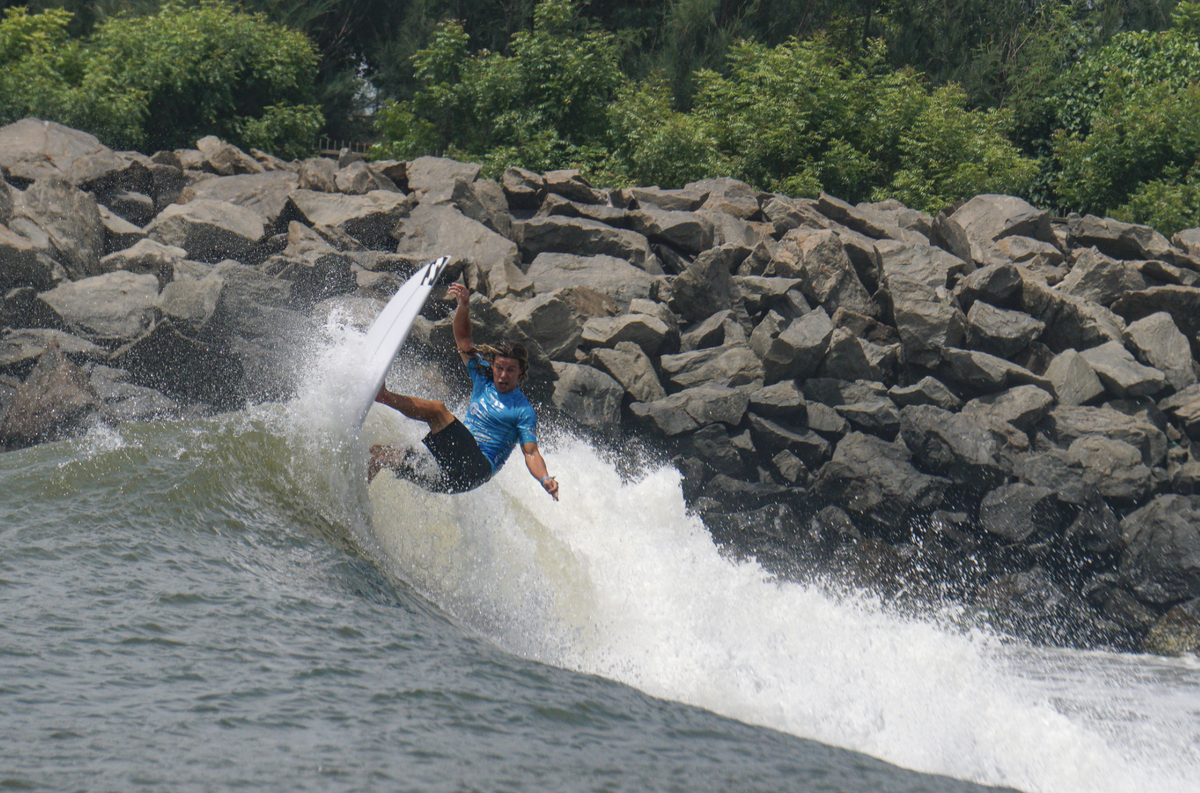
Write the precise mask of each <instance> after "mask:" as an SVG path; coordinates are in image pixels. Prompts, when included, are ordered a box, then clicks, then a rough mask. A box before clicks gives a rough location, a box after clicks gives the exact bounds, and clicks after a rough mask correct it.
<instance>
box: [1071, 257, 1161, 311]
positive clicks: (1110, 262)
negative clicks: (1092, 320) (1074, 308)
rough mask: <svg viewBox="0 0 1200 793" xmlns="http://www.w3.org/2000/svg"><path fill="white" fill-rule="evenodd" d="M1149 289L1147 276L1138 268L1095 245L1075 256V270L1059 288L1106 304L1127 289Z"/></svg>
mask: <svg viewBox="0 0 1200 793" xmlns="http://www.w3.org/2000/svg"><path fill="white" fill-rule="evenodd" d="M1145 288H1146V279H1144V278H1142V274H1141V273H1140V272H1138V270H1137V268H1136V267H1132V266H1129V265H1127V264H1124V263H1123V262H1118V261H1116V260H1114V259H1110V258H1109V257H1107V256H1105V255H1104V254H1103V253H1100V251H1098V250H1096V249H1095V248H1088V249H1087V250H1085V251H1083V252H1082V253H1079V254H1078V255H1077V256H1076V257H1075V261H1074V264H1073V265H1072V266H1071V272H1070V274H1068V275H1067V277H1066V278H1065V279H1064V280H1063V282H1062V284H1061V285H1060V286H1059V289H1060V290H1061V291H1062V292H1064V293H1065V294H1068V295H1074V296H1075V297H1078V298H1082V299H1083V300H1090V301H1091V302H1093V303H1099V304H1100V305H1102V306H1109V305H1112V304H1113V302H1114V301H1116V299H1117V298H1118V297H1120V296H1121V295H1123V294H1125V293H1126V292H1132V291H1136V290H1139V289H1145Z"/></svg>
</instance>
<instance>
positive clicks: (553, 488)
mask: <svg viewBox="0 0 1200 793" xmlns="http://www.w3.org/2000/svg"><path fill="white" fill-rule="evenodd" d="M542 487H544V488H545V489H546V492H547V493H549V494H550V496H551V497H552V498H553V499H554V500H555V501H558V482H557V481H555V479H554V477H552V476H548V477H546V478H545V479H543V480H542Z"/></svg>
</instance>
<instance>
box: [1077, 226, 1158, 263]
mask: <svg viewBox="0 0 1200 793" xmlns="http://www.w3.org/2000/svg"><path fill="white" fill-rule="evenodd" d="M1068 234H1069V241H1070V244H1071V247H1072V248H1092V247H1094V248H1097V249H1099V250H1100V251H1101V252H1102V253H1104V254H1107V255H1108V256H1112V257H1113V258H1116V259H1162V260H1164V261H1167V262H1171V261H1174V258H1175V252H1174V251H1173V250H1172V249H1171V244H1170V243H1169V242H1168V241H1167V238H1166V237H1164V236H1163V235H1161V234H1159V233H1158V232H1157V231H1155V230H1154V229H1152V228H1150V227H1149V226H1135V225H1133V224H1131V223H1121V222H1120V221H1117V220H1113V219H1112V218H1098V217H1096V216H1094V215H1085V216H1084V217H1078V216H1074V217H1072V218H1071V219H1070V221H1069V224H1068Z"/></svg>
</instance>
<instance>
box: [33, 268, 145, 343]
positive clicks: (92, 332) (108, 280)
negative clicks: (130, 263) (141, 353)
mask: <svg viewBox="0 0 1200 793" xmlns="http://www.w3.org/2000/svg"><path fill="white" fill-rule="evenodd" d="M41 298H42V300H44V301H46V303H47V304H49V306H50V307H51V308H53V309H54V310H55V311H56V312H57V313H58V315H59V316H61V317H62V318H63V320H64V321H65V322H66V323H67V325H68V326H70V327H71V328H72V329H74V330H75V331H76V332H78V333H80V334H81V335H84V336H86V337H88V338H91V339H94V340H97V341H105V342H120V341H127V340H129V339H133V338H136V337H137V336H139V335H141V333H142V332H143V331H145V330H146V329H147V328H148V327H150V326H151V325H152V324H153V323H154V321H155V319H156V318H157V317H158V278H157V276H155V275H148V274H146V275H138V274H136V273H130V272H125V271H118V272H114V273H106V274H104V275H96V276H93V277H91V278H84V279H82V280H80V281H72V282H68V283H63V284H60V285H59V286H57V287H55V288H54V289H52V290H50V291H49V292H45V293H43V294H42V295H41Z"/></svg>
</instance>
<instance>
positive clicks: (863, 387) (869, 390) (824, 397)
mask: <svg viewBox="0 0 1200 793" xmlns="http://www.w3.org/2000/svg"><path fill="white" fill-rule="evenodd" d="M804 397H805V399H807V400H809V401H810V402H820V403H821V404H823V405H829V406H830V407H840V406H842V405H852V404H854V403H855V402H870V401H872V400H876V399H886V398H887V389H886V388H884V386H883V384H882V383H874V382H870V381H867V380H859V381H857V382H847V381H845V380H837V379H834V378H829V377H811V378H809V379H808V380H805V381H804Z"/></svg>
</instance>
